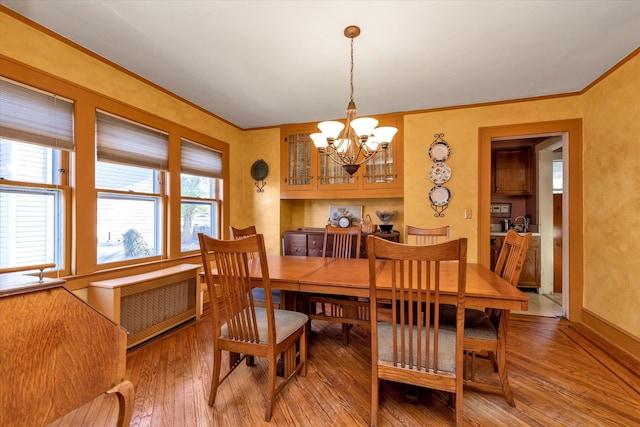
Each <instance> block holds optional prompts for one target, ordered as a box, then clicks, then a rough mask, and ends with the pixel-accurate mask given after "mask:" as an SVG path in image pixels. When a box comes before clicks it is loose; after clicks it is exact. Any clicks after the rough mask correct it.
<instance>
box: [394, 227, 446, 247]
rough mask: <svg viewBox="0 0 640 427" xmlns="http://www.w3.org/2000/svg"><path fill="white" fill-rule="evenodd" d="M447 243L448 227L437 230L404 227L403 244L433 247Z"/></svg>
mask: <svg viewBox="0 0 640 427" xmlns="http://www.w3.org/2000/svg"><path fill="white" fill-rule="evenodd" d="M448 241H449V226H448V225H445V226H443V227H438V228H420V227H414V226H412V225H405V226H404V243H406V244H413V245H434V244H436V243H442V242H448Z"/></svg>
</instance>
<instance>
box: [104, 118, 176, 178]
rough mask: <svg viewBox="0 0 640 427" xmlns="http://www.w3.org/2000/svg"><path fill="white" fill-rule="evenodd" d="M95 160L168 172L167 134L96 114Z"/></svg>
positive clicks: (127, 121) (120, 119)
mask: <svg viewBox="0 0 640 427" xmlns="http://www.w3.org/2000/svg"><path fill="white" fill-rule="evenodd" d="M96 143H97V156H98V160H99V161H102V162H113V163H121V164H126V165H131V166H140V167H147V168H151V169H158V170H167V159H168V157H169V137H168V135H167V133H165V132H162V131H160V130H157V129H153V128H150V127H147V126H144V125H141V124H139V123H134V122H132V121H129V120H125V119H122V118H119V117H115V116H112V115H110V114H107V113H104V112H101V111H98V112H96Z"/></svg>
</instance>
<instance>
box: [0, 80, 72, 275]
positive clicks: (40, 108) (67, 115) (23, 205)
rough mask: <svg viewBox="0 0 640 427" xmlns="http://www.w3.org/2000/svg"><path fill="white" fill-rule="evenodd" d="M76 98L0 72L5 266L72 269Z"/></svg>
mask: <svg viewBox="0 0 640 427" xmlns="http://www.w3.org/2000/svg"><path fill="white" fill-rule="evenodd" d="M73 108H74V107H73V103H72V102H71V101H69V100H67V99H63V98H61V97H59V96H57V95H53V94H50V93H46V92H42V91H39V90H37V89H33V88H30V87H27V86H24V85H21V84H19V83H16V82H13V81H10V80H7V79H4V78H0V268H18V267H30V266H36V265H41V264H48V263H55V264H56V267H55V268H56V269H57V270H64V269H66V266H65V262H66V261H67V260H68V256H65V251H66V249H67V248H66V246H67V244H66V241H65V230H64V224H65V218H67V217H68V215H69V211H68V208H67V207H66V206H67V205H68V203H66V202H67V201H68V200H69V197H68V194H69V187H68V179H67V174H66V173H65V172H66V167H67V165H68V163H69V154H68V153H69V152H71V151H73V149H74V138H73Z"/></svg>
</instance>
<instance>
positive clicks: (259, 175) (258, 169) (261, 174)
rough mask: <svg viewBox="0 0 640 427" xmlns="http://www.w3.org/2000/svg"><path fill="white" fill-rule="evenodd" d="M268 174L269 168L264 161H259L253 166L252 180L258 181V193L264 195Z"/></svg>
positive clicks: (256, 183)
mask: <svg viewBox="0 0 640 427" xmlns="http://www.w3.org/2000/svg"><path fill="white" fill-rule="evenodd" d="M268 174H269V166H268V165H267V162H265V161H264V160H262V159H258V160H256V161H255V162H253V164H252V165H251V178H253V179H254V180H255V181H256V182H255V185H256V187H257V188H258V190H257V191H256V192H257V193H264V186H265V185H267V182H266V181H265V180H264V179H265V178H266V177H267V175H268Z"/></svg>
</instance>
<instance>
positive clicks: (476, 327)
mask: <svg viewBox="0 0 640 427" xmlns="http://www.w3.org/2000/svg"><path fill="white" fill-rule="evenodd" d="M530 242H531V233H526V234H524V235H522V236H521V235H519V234H518V233H516V232H515V231H513V230H509V231H508V232H507V235H506V236H505V239H504V242H503V244H502V248H501V250H500V254H499V256H498V261H497V262H496V266H495V268H494V272H495V273H496V274H497V275H498V276H500V277H501V278H503V279H504V280H506V281H507V282H509V283H511V285H513V286H517V285H518V280H519V279H520V273H522V268H523V266H524V259H525V257H526V256H527V251H528V248H529V243H530ZM509 314H510V313H509V310H503V309H486V310H475V309H467V310H466V313H465V332H464V335H465V341H464V350H465V354H466V357H467V363H466V366H467V369H466V372H465V385H466V386H467V387H469V388H473V389H476V390H480V391H488V392H495V393H501V394H502V395H504V397H505V399H506V401H507V403H508V404H509V405H511V406H513V407H515V406H516V403H515V400H514V399H513V394H512V393H511V386H510V384H509V377H508V376H507V366H506V361H507V350H506V341H507V329H508V324H509ZM445 317H446V316H445ZM444 322H448V323H449V324H451V323H453V318H452V315H451V314H449V315H448V320H445V321H444ZM478 354H483V355H484V354H486V355H487V357H488V359H489V360H490V361H491V364H492V365H493V369H494V371H496V372H497V373H498V382H499V384H498V385H495V384H491V383H489V382H486V381H483V382H479V381H477V380H476V378H475V360H476V355H478Z"/></svg>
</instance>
